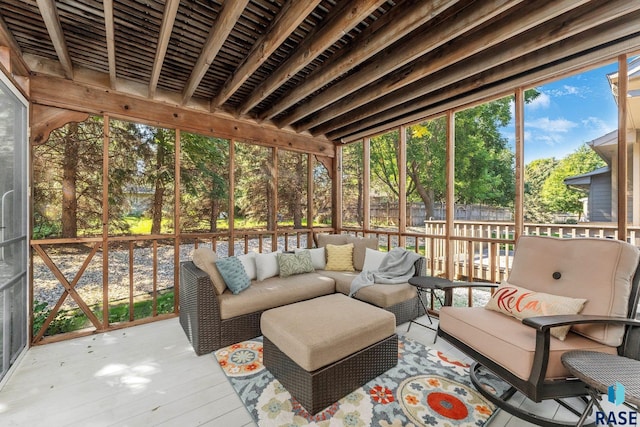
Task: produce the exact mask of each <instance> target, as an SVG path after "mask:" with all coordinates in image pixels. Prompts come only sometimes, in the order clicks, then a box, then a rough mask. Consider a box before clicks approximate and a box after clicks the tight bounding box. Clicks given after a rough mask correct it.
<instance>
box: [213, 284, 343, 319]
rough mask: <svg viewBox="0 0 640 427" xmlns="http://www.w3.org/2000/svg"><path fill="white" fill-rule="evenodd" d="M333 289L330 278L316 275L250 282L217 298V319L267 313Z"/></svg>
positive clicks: (324, 293)
mask: <svg viewBox="0 0 640 427" xmlns="http://www.w3.org/2000/svg"><path fill="white" fill-rule="evenodd" d="M335 289H336V287H335V282H334V281H333V280H332V279H330V278H328V277H326V276H322V275H320V274H317V273H305V274H304V275H298V276H290V277H287V278H280V277H271V278H269V279H266V280H263V281H252V282H251V286H250V287H249V288H248V289H245V290H244V291H242V292H241V293H239V294H238V295H233V294H232V293H231V291H228V290H227V291H225V292H224V293H223V294H222V295H220V317H221V318H222V319H230V318H232V317H236V316H241V315H243V314H249V313H255V312H257V311H263V310H268V309H270V308H273V307H279V306H281V305H285V304H291V303H294V302H298V301H302V300H305V299H309V298H315V297H318V296H321V295H328V294H332V293H334V292H335Z"/></svg>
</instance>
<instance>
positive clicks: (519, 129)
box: [514, 87, 524, 241]
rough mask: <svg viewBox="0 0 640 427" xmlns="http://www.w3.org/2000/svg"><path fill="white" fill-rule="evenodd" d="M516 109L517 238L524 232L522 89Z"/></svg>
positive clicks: (517, 95) (518, 95)
mask: <svg viewBox="0 0 640 427" xmlns="http://www.w3.org/2000/svg"><path fill="white" fill-rule="evenodd" d="M515 107H516V117H515V120H516V147H515V149H516V158H515V161H516V176H515V178H516V183H515V185H516V200H515V218H514V219H515V227H514V228H515V230H514V231H515V235H514V239H515V240H516V241H518V238H520V236H521V235H522V233H523V231H524V89H523V88H521V87H520V88H518V89H516V93H515Z"/></svg>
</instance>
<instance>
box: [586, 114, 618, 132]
mask: <svg viewBox="0 0 640 427" xmlns="http://www.w3.org/2000/svg"><path fill="white" fill-rule="evenodd" d="M582 125H583V126H584V127H585V128H587V129H593V130H595V131H597V132H599V133H601V134H603V135H604V134H606V133H609V132H612V131H614V130H616V128H617V126H611V125H610V124H609V123H607V122H605V121H604V120H602V119H601V118H599V117H593V116H590V117H587V118H586V119H583V120H582Z"/></svg>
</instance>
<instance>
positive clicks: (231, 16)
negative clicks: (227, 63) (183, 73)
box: [182, 0, 249, 105]
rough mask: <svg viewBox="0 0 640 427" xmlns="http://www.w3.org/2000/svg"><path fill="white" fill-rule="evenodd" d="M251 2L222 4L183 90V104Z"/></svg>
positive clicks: (245, 0)
mask: <svg viewBox="0 0 640 427" xmlns="http://www.w3.org/2000/svg"><path fill="white" fill-rule="evenodd" d="M247 3H249V0H225V2H224V3H223V4H222V9H220V13H219V14H218V17H217V18H216V21H215V23H214V24H213V27H211V31H210V32H209V37H207V41H206V42H205V44H204V46H203V47H202V52H201V53H200V56H199V57H198V61H197V62H196V65H195V66H194V67H193V70H192V71H191V75H190V76H189V80H188V81H187V85H186V86H185V88H184V91H183V92H182V105H185V104H186V103H187V102H188V101H189V99H191V97H192V96H193V93H194V92H195V91H196V88H197V87H198V85H200V82H201V81H202V78H203V77H204V75H205V74H206V72H207V70H208V69H209V66H210V65H211V62H212V61H213V59H214V58H215V57H216V55H217V54H218V52H219V51H220V48H221V47H222V44H223V43H224V41H225V40H226V39H227V36H228V35H229V33H230V32H231V30H232V29H233V27H234V26H235V25H236V21H237V20H238V18H239V17H240V15H241V14H242V11H243V10H244V8H245V7H246V6H247Z"/></svg>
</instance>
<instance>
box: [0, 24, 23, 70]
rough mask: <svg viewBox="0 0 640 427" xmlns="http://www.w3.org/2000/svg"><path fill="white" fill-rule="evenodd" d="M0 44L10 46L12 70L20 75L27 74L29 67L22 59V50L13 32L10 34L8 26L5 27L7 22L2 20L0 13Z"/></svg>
mask: <svg viewBox="0 0 640 427" xmlns="http://www.w3.org/2000/svg"><path fill="white" fill-rule="evenodd" d="M0 44H1V45H4V46H7V47H8V48H10V49H11V51H12V53H13V55H12V57H11V63H12V64H13V66H14V68H15V70H12V71H14V72H15V73H17V74H20V75H22V76H26V75H27V74H29V67H28V66H27V64H26V63H25V62H24V59H22V50H21V49H20V46H19V45H18V42H16V39H15V37H13V34H11V31H10V30H9V27H7V23H6V22H4V19H3V18H2V15H0Z"/></svg>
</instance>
